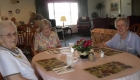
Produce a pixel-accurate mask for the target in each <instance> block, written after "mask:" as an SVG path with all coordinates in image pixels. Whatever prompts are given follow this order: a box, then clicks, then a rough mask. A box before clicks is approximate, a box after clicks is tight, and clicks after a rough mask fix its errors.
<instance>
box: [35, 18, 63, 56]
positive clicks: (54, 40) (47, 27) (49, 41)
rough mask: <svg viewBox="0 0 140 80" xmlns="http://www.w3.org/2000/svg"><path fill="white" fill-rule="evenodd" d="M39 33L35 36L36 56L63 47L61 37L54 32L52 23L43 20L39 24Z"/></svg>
mask: <svg viewBox="0 0 140 80" xmlns="http://www.w3.org/2000/svg"><path fill="white" fill-rule="evenodd" d="M39 31H40V32H39V33H38V34H37V35H36V36H35V44H34V55H36V54H37V53H38V52H42V51H45V50H47V49H50V48H59V47H61V44H60V40H59V37H58V35H57V33H56V32H55V31H52V26H51V23H50V21H48V20H47V19H43V20H41V21H40V23H39Z"/></svg>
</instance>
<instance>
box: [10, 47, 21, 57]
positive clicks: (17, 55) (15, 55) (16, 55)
mask: <svg viewBox="0 0 140 80" xmlns="http://www.w3.org/2000/svg"><path fill="white" fill-rule="evenodd" d="M15 50H16V51H17V53H18V54H15V53H13V51H12V52H11V54H12V55H13V56H14V57H17V58H20V59H22V55H21V54H20V53H19V50H18V49H17V47H15Z"/></svg>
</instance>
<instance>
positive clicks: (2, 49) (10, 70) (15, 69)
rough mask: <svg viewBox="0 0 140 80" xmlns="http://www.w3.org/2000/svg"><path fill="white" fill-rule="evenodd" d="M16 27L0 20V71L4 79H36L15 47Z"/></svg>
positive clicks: (22, 55)
mask: <svg viewBox="0 0 140 80" xmlns="http://www.w3.org/2000/svg"><path fill="white" fill-rule="evenodd" d="M17 35H18V33H17V27H16V26H15V25H14V23H13V22H12V21H2V22H0V72H1V74H2V76H3V77H4V78H5V79H6V80H38V79H37V77H36V76H35V74H34V70H33V69H32V68H31V65H30V63H29V61H28V60H27V58H26V57H25V56H24V54H23V53H22V51H21V50H20V49H19V48H17V47H16V44H17Z"/></svg>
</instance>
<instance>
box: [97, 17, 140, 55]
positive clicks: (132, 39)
mask: <svg viewBox="0 0 140 80" xmlns="http://www.w3.org/2000/svg"><path fill="white" fill-rule="evenodd" d="M115 27H116V29H117V31H118V33H117V34H115V36H114V37H113V38H112V39H111V40H109V41H107V42H105V43H99V44H95V47H110V48H113V49H117V50H121V51H125V52H128V53H131V54H133V55H136V56H140V37H139V36H138V35H137V34H135V33H133V32H130V31H129V30H128V28H129V22H128V20H127V19H126V18H117V19H116V20H115Z"/></svg>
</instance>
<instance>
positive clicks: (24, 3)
mask: <svg viewBox="0 0 140 80" xmlns="http://www.w3.org/2000/svg"><path fill="white" fill-rule="evenodd" d="M16 9H19V10H20V13H19V14H17V13H16V12H15V10H16ZM0 10H1V11H0V12H1V16H6V17H8V19H11V17H15V18H16V19H17V21H24V22H25V23H27V22H28V19H29V17H30V16H29V13H30V11H35V1H34V0H19V3H15V4H12V3H10V0H0ZM8 11H12V12H13V15H12V16H10V15H9V14H8Z"/></svg>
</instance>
